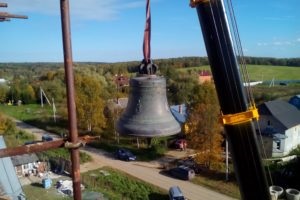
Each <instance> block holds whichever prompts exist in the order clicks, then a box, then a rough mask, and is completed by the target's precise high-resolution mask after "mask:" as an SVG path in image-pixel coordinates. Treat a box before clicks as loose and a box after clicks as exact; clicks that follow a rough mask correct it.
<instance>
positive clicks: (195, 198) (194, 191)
mask: <svg viewBox="0 0 300 200" xmlns="http://www.w3.org/2000/svg"><path fill="white" fill-rule="evenodd" d="M16 122H17V126H18V127H19V128H21V129H25V130H27V131H28V132H31V133H33V134H34V135H36V137H37V139H41V136H42V135H43V134H45V133H47V132H45V131H44V130H41V129H38V128H36V127H33V126H31V125H28V124H25V123H23V122H20V121H16ZM48 134H49V133H48ZM50 135H52V134H50ZM53 136H54V137H57V136H55V135H53ZM82 151H84V152H86V153H88V154H90V155H91V156H92V157H93V161H92V162H90V163H86V164H84V165H81V166H80V168H81V169H80V171H81V172H84V171H88V170H92V169H97V168H100V167H103V166H110V167H113V168H115V169H118V170H121V171H124V172H126V173H128V174H130V175H132V176H134V177H137V178H139V179H141V180H144V181H146V182H148V183H151V184H153V185H156V186H158V187H160V188H163V189H165V190H168V189H169V188H170V187H171V186H173V185H178V186H179V187H180V188H181V189H182V191H183V193H184V195H185V196H186V198H188V199H191V200H233V198H230V197H228V196H225V195H223V194H220V193H217V192H214V191H212V190H209V189H207V188H204V187H201V186H199V185H195V184H193V183H190V182H188V181H182V180H179V179H174V178H171V177H168V176H166V175H164V174H161V173H160V170H159V169H158V163H157V162H140V161H134V162H124V161H120V160H116V159H113V158H112V156H111V154H109V153H107V152H104V151H101V150H99V149H95V148H91V147H85V148H82Z"/></svg>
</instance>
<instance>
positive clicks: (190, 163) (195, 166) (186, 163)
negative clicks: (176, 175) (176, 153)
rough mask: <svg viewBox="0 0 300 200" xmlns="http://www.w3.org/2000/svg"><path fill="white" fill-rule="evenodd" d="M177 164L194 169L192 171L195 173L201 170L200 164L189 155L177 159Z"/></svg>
mask: <svg viewBox="0 0 300 200" xmlns="http://www.w3.org/2000/svg"><path fill="white" fill-rule="evenodd" d="M178 165H184V166H187V167H189V168H191V169H192V170H194V172H195V173H196V174H199V173H200V172H201V170H202V169H203V166H201V165H200V164H198V163H197V162H196V161H195V159H194V158H192V157H189V158H186V159H181V160H179V161H178Z"/></svg>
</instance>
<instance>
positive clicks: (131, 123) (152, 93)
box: [116, 75, 181, 137]
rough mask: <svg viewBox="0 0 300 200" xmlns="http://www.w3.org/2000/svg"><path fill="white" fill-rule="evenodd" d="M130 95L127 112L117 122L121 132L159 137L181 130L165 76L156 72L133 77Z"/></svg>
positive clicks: (117, 128) (118, 129)
mask: <svg viewBox="0 0 300 200" xmlns="http://www.w3.org/2000/svg"><path fill="white" fill-rule="evenodd" d="M130 89H131V90H130V95H129V99H128V104H127V107H126V110H125V112H124V113H123V114H122V116H121V117H120V118H119V120H118V121H117V123H116V131H117V132H118V133H120V134H121V135H128V136H135V137H159V136H168V135H174V134H177V133H179V132H180V131H181V127H180V125H179V123H178V122H177V121H176V120H175V118H174V116H173V115H172V113H171V111H170V108H169V105H168V102H167V96H166V80H165V78H163V77H159V76H156V75H144V76H138V77H135V78H131V79H130Z"/></svg>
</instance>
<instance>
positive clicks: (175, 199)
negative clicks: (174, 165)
mask: <svg viewBox="0 0 300 200" xmlns="http://www.w3.org/2000/svg"><path fill="white" fill-rule="evenodd" d="M169 199H170V200H185V198H184V196H183V194H182V192H181V190H180V188H179V187H178V186H172V187H170V189H169Z"/></svg>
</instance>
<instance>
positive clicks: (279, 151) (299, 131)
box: [256, 115, 300, 157]
mask: <svg viewBox="0 0 300 200" xmlns="http://www.w3.org/2000/svg"><path fill="white" fill-rule="evenodd" d="M259 126H260V130H261V131H262V132H263V131H264V130H266V129H267V128H271V129H273V130H274V131H276V132H277V133H280V134H283V135H285V136H286V137H287V138H285V139H282V140H280V144H278V141H274V140H273V139H272V137H269V138H268V137H263V143H264V146H265V151H266V154H267V156H270V157H271V156H272V157H281V156H286V155H288V154H289V152H290V151H291V150H292V149H294V148H296V147H297V146H298V145H300V124H299V125H297V126H294V127H292V128H290V129H288V130H285V127H284V126H283V125H282V124H281V123H279V122H278V121H277V120H276V119H275V118H274V117H273V116H271V115H261V116H260V118H259ZM256 129H258V128H256ZM270 141H272V142H270ZM258 144H259V146H260V148H261V143H260V142H258ZM278 147H279V148H278ZM270 152H272V153H270Z"/></svg>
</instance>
